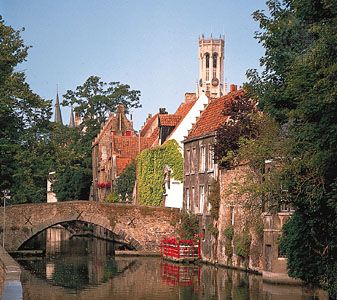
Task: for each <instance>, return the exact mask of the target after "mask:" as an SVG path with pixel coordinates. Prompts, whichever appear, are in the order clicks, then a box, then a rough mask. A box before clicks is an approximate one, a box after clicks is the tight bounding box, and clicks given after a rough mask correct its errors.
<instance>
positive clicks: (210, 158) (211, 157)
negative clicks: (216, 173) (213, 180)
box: [207, 145, 214, 170]
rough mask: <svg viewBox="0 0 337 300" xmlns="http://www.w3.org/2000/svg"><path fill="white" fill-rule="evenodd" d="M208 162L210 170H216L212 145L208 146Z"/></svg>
mask: <svg viewBox="0 0 337 300" xmlns="http://www.w3.org/2000/svg"><path fill="white" fill-rule="evenodd" d="M207 164H208V166H207V169H208V170H214V152H213V147H212V146H211V145H209V146H208V155H207Z"/></svg>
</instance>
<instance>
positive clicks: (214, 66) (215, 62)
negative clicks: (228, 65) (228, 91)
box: [213, 52, 218, 79]
mask: <svg viewBox="0 0 337 300" xmlns="http://www.w3.org/2000/svg"><path fill="white" fill-rule="evenodd" d="M217 60H218V53H216V52H214V53H213V79H215V78H216V67H217Z"/></svg>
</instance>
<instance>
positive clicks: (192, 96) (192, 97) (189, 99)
mask: <svg viewBox="0 0 337 300" xmlns="http://www.w3.org/2000/svg"><path fill="white" fill-rule="evenodd" d="M195 100H197V95H196V93H185V102H186V103H188V102H192V101H195Z"/></svg>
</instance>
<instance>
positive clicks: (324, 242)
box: [248, 0, 337, 296]
mask: <svg viewBox="0 0 337 300" xmlns="http://www.w3.org/2000/svg"><path fill="white" fill-rule="evenodd" d="M267 5H268V8H269V14H268V15H267V14H265V13H264V12H262V11H257V12H255V13H254V18H255V19H256V20H257V21H258V22H259V23H260V27H261V29H262V31H261V32H260V33H257V38H258V39H259V41H260V42H261V43H262V44H263V46H264V47H265V49H266V52H265V56H264V57H263V58H262V59H261V64H262V66H264V68H265V70H264V71H263V72H262V74H261V75H259V74H258V73H257V72H256V71H254V70H251V71H249V72H248V76H249V78H250V84H249V86H248V88H249V90H250V91H251V92H252V93H253V94H254V95H255V96H256V97H257V98H258V99H259V104H260V106H261V108H262V109H263V110H264V111H266V112H268V113H270V115H271V116H272V117H274V118H275V119H276V120H277V121H278V122H279V123H280V124H286V125H287V127H288V137H289V139H290V141H291V145H290V147H289V157H291V161H290V162H289V163H288V164H286V165H285V168H284V172H283V176H282V185H283V187H284V188H285V189H286V190H288V195H289V200H290V201H291V202H292V203H293V205H294V207H295V209H296V212H295V214H294V216H293V217H292V218H291V220H290V221H289V223H288V224H287V226H286V228H285V235H284V238H283V239H282V244H283V245H284V247H285V250H286V253H287V256H288V258H289V261H288V267H289V274H290V275H291V276H295V277H298V278H301V279H303V280H305V281H307V282H310V283H314V284H321V285H322V286H324V287H326V288H328V289H329V291H330V294H331V296H337V288H336V287H337V275H336V274H337V273H336V269H337V205H336V203H337V202H336V198H337V197H336V186H337V178H336V176H337V143H336V141H337V126H336V116H337V103H336V102H337V85H336V79H337V9H336V3H335V1H332V0H315V1H313V0H311V1H301V0H284V1H276V0H273V1H271V0H270V1H267Z"/></svg>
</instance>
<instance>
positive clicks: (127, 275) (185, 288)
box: [18, 229, 318, 300]
mask: <svg viewBox="0 0 337 300" xmlns="http://www.w3.org/2000/svg"><path fill="white" fill-rule="evenodd" d="M50 230H59V229H50ZM48 235H49V241H48V242H43V239H45V236H46V234H44V236H43V235H42V238H41V236H40V237H39V238H38V239H37V240H35V242H34V241H33V242H32V243H31V244H32V245H34V247H35V248H37V247H40V249H46V257H45V258H40V259H38V258H35V259H24V260H18V262H19V263H20V264H21V266H22V267H23V274H22V282H23V289H24V300H40V299H44V300H45V299H47V300H61V299H62V300H63V299H81V300H95V299H97V300H100V299H102V300H103V299H118V300H132V299H143V300H146V299H158V300H166V299H167V300H169V299H172V300H175V299H177V300H178V299H179V300H189V299H207V300H211V299H233V300H241V299H315V298H314V297H312V296H310V295H309V291H306V290H305V289H303V288H296V287H289V286H275V285H267V284H265V283H263V282H262V280H261V277H260V276H257V275H251V274H247V273H244V272H239V271H234V270H229V269H225V268H216V267H213V266H209V265H178V264H173V263H170V262H167V261H163V260H161V259H160V258H158V257H122V256H117V257H113V256H111V254H112V253H113V245H112V244H111V243H108V242H105V241H103V240H97V239H91V238H72V239H67V237H66V236H63V237H62V239H61V240H60V234H59V233H58V232H57V234H56V235H54V236H53V233H50V232H49V234H48ZM50 237H52V239H53V238H54V241H51V240H50ZM55 237H56V238H55ZM41 240H42V242H41ZM316 299H318V298H316Z"/></svg>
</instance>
